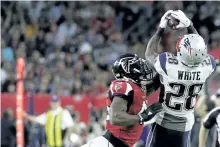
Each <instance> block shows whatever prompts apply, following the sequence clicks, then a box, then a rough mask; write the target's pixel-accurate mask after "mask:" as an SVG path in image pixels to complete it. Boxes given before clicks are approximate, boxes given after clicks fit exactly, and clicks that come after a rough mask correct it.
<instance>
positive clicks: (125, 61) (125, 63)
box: [120, 57, 138, 73]
mask: <svg viewBox="0 0 220 147" xmlns="http://www.w3.org/2000/svg"><path fill="white" fill-rule="evenodd" d="M136 62H138V60H137V59H136V58H134V57H126V58H122V59H121V60H120V64H121V67H122V68H123V70H124V71H125V72H126V73H130V66H131V65H132V64H134V63H136Z"/></svg>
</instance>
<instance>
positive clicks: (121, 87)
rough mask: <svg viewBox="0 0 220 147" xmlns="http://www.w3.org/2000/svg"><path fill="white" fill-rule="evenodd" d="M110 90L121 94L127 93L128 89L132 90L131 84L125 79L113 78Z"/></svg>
mask: <svg viewBox="0 0 220 147" xmlns="http://www.w3.org/2000/svg"><path fill="white" fill-rule="evenodd" d="M110 90H111V92H112V94H113V95H114V94H122V95H128V94H129V92H130V91H132V90H133V88H132V86H131V84H129V83H128V82H127V81H122V80H120V81H119V80H115V81H113V82H112V83H111V85H110Z"/></svg>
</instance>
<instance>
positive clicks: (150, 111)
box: [138, 102, 162, 124]
mask: <svg viewBox="0 0 220 147" xmlns="http://www.w3.org/2000/svg"><path fill="white" fill-rule="evenodd" d="M160 111H162V105H161V103H159V102H158V103H155V104H152V105H150V106H149V107H148V108H147V109H145V110H143V111H140V112H139V113H138V116H139V118H140V120H139V123H140V124H143V123H144V122H145V121H149V120H150V119H152V118H153V117H154V116H155V115H156V114H157V113H158V112H160Z"/></svg>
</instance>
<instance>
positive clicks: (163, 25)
mask: <svg viewBox="0 0 220 147" xmlns="http://www.w3.org/2000/svg"><path fill="white" fill-rule="evenodd" d="M171 12H173V10H168V11H167V12H166V13H165V14H164V15H163V17H162V18H161V20H160V25H159V27H160V28H164V29H165V28H166V27H167V22H168V20H169V15H170V14H171Z"/></svg>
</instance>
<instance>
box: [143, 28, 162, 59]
mask: <svg viewBox="0 0 220 147" xmlns="http://www.w3.org/2000/svg"><path fill="white" fill-rule="evenodd" d="M164 30H165V29H164V28H160V27H159V28H158V29H157V31H156V33H155V34H154V35H153V37H152V38H151V39H150V41H149V42H148V44H147V48H146V51H145V58H146V59H147V60H149V61H154V59H155V58H156V57H157V55H158V53H157V48H158V46H159V44H160V40H161V36H162V34H163V32H164ZM151 63H152V62H151Z"/></svg>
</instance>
